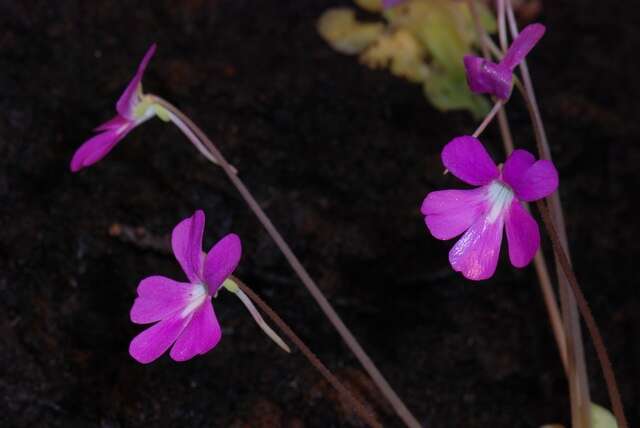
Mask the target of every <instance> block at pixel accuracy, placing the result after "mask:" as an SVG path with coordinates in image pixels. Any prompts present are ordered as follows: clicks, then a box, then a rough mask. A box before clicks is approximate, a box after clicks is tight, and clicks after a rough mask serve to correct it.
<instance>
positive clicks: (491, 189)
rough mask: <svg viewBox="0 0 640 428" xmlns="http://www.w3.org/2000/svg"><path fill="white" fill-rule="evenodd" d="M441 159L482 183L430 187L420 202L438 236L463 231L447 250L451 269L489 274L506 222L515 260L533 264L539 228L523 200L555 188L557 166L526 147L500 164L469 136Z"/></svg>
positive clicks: (461, 174) (446, 150)
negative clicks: (462, 187) (468, 186)
mask: <svg viewBox="0 0 640 428" xmlns="http://www.w3.org/2000/svg"><path fill="white" fill-rule="evenodd" d="M442 163H443V164H444V166H445V167H446V168H447V169H448V170H449V171H450V172H451V173H452V174H453V175H455V176H456V177H458V178H459V179H460V180H462V181H464V182H465V183H467V184H471V185H473V186H479V187H477V188H475V189H470V190H442V191H436V192H431V193H429V194H428V195H427V197H426V198H425V200H424V202H423V203H422V209H421V211H422V214H424V215H425V222H426V224H427V228H428V229H429V231H430V232H431V234H432V235H433V236H434V237H436V238H438V239H442V240H447V239H452V238H454V237H456V236H458V235H460V234H462V233H464V235H463V236H462V238H460V239H459V240H458V242H457V243H456V244H455V245H454V246H453V248H452V249H451V251H450V252H449V262H450V263H451V266H452V267H453V269H454V270H455V271H457V272H461V273H462V274H463V275H464V276H465V277H466V278H468V279H472V280H482V279H487V278H490V277H491V276H492V275H493V273H494V272H495V269H496V265H497V262H498V255H499V253H500V244H501V242H502V230H503V227H504V228H506V234H507V242H508V244H509V259H510V260H511V264H513V265H514V266H515V267H524V266H526V265H527V264H529V262H531V259H533V256H534V255H535V253H536V251H537V250H538V247H539V246H540V232H539V230H538V224H537V223H536V221H535V220H534V219H533V217H532V216H531V214H529V212H528V211H527V210H526V209H525V208H524V206H523V204H522V202H523V201H526V202H531V201H535V200H537V199H541V198H544V197H546V196H548V195H550V194H551V193H553V192H554V191H555V190H556V188H557V187H558V172H557V171H556V169H555V167H554V166H553V164H552V163H551V162H550V161H548V160H538V161H536V160H535V158H534V156H533V155H532V154H531V153H529V152H527V151H526V150H515V151H514V152H513V153H512V154H511V156H509V158H508V159H507V161H506V162H505V164H504V167H502V168H499V167H497V166H496V164H495V163H494V162H493V160H492V159H491V157H490V156H489V154H488V153H487V151H486V150H485V148H484V147H483V146H482V144H481V143H480V141H479V140H478V139H476V138H474V137H471V136H463V137H457V138H454V139H453V140H451V141H450V142H449V143H448V144H447V145H446V146H445V147H444V149H443V150H442Z"/></svg>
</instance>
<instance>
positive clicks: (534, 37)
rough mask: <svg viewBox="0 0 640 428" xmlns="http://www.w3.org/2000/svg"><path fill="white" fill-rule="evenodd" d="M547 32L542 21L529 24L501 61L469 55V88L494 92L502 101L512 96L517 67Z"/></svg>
mask: <svg viewBox="0 0 640 428" xmlns="http://www.w3.org/2000/svg"><path fill="white" fill-rule="evenodd" d="M544 32H545V27H544V25H542V24H531V25H527V26H526V27H525V28H524V30H522V32H521V33H520V35H518V37H517V38H516V39H515V40H514V41H513V43H512V44H511V46H510V47H509V50H508V51H507V54H506V55H505V56H504V58H503V59H502V61H500V62H499V63H498V64H496V63H493V62H491V61H487V60H486V59H484V58H480V57H478V56H475V55H465V57H464V67H465V68H466V70H467V82H468V83H469V88H471V90H472V91H473V92H475V93H477V94H491V95H495V96H496V97H497V98H499V99H501V100H506V99H508V98H509V96H510V95H511V88H512V86H513V70H514V69H515V68H516V67H517V66H518V64H520V63H521V62H522V60H524V57H525V56H527V54H528V53H529V51H530V50H531V49H533V47H534V46H535V45H536V44H537V43H538V41H539V40H540V38H541V37H542V36H543V35H544Z"/></svg>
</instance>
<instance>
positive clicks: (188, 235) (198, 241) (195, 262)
mask: <svg viewBox="0 0 640 428" xmlns="http://www.w3.org/2000/svg"><path fill="white" fill-rule="evenodd" d="M204 220H205V219H204V212H202V210H197V211H196V212H195V213H194V214H193V216H191V217H189V218H186V219H184V220H182V221H181V222H180V223H178V225H177V226H176V227H174V228H173V233H172V234H171V247H172V248H173V254H174V255H175V256H176V259H177V260H178V263H180V266H181V267H182V270H183V271H184V273H185V274H186V275H187V278H189V281H191V282H192V283H196V282H200V281H202V279H201V276H202V275H201V267H202V264H201V253H202V235H203V233H204Z"/></svg>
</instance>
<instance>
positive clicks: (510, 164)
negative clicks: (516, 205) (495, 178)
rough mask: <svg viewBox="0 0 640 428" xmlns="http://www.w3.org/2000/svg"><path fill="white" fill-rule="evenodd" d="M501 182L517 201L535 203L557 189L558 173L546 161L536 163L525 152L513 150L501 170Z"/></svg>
mask: <svg viewBox="0 0 640 428" xmlns="http://www.w3.org/2000/svg"><path fill="white" fill-rule="evenodd" d="M502 178H503V180H504V181H505V182H506V183H507V184H509V186H511V188H512V189H513V191H514V193H515V194H516V196H517V197H518V199H520V200H522V201H527V202H531V201H535V200H538V199H541V198H544V197H546V196H549V195H550V194H552V193H553V192H555V191H556V189H557V188H558V182H559V178H558V171H557V170H556V168H555V166H553V163H552V162H551V161H548V160H539V161H536V160H535V157H534V156H533V155H532V154H531V153H529V152H527V151H526V150H514V152H513V153H511V156H509V158H508V159H507V161H506V162H505V164H504V168H503V169H502Z"/></svg>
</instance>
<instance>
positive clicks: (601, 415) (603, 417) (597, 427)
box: [591, 403, 618, 428]
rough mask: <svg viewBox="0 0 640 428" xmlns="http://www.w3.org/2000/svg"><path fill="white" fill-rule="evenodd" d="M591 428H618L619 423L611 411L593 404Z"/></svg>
mask: <svg viewBox="0 0 640 428" xmlns="http://www.w3.org/2000/svg"><path fill="white" fill-rule="evenodd" d="M591 428H618V422H616V418H615V416H613V414H612V413H611V412H610V411H609V410H607V409H605V408H604V407H602V406H598V405H597V404H595V403H591Z"/></svg>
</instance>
